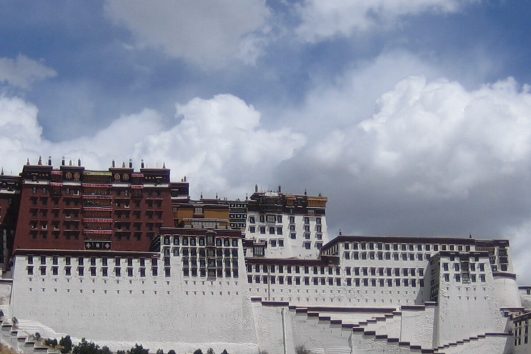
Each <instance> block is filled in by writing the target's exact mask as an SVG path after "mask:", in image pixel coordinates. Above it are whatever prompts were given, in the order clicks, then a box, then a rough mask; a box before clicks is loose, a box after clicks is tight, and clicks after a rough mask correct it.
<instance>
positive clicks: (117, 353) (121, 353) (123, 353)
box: [116, 350, 125, 354]
mask: <svg viewBox="0 0 531 354" xmlns="http://www.w3.org/2000/svg"><path fill="white" fill-rule="evenodd" d="M116 354H125V350H117V351H116Z"/></svg>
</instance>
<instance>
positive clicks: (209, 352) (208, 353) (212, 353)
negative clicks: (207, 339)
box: [207, 348, 216, 354]
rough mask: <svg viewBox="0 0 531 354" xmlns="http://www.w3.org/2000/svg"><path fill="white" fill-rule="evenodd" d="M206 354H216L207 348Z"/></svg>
mask: <svg viewBox="0 0 531 354" xmlns="http://www.w3.org/2000/svg"><path fill="white" fill-rule="evenodd" d="M207 354H216V353H214V349H212V348H208V350H207Z"/></svg>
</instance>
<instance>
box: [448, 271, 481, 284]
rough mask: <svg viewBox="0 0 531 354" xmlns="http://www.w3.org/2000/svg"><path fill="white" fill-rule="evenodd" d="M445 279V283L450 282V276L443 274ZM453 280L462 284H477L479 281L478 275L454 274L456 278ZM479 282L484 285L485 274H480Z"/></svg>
mask: <svg viewBox="0 0 531 354" xmlns="http://www.w3.org/2000/svg"><path fill="white" fill-rule="evenodd" d="M443 279H444V281H445V282H449V281H450V274H446V273H445V274H443ZM453 279H454V280H455V281H456V282H458V283H460V282H463V283H469V282H472V283H476V282H477V280H478V277H477V275H476V274H470V275H466V276H465V275H461V274H454V277H453ZM479 281H480V282H482V283H484V282H485V274H479Z"/></svg>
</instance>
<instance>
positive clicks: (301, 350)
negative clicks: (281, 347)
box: [295, 345, 312, 354]
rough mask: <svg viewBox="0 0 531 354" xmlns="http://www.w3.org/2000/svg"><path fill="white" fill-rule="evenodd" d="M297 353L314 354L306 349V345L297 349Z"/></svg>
mask: <svg viewBox="0 0 531 354" xmlns="http://www.w3.org/2000/svg"><path fill="white" fill-rule="evenodd" d="M295 353H297V354H312V352H311V351H309V350H308V349H306V347H305V346H304V345H299V346H298V347H297V348H295Z"/></svg>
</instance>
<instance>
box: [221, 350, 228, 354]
mask: <svg viewBox="0 0 531 354" xmlns="http://www.w3.org/2000/svg"><path fill="white" fill-rule="evenodd" d="M221 354H229V353H228V352H227V349H223V351H222V352H221Z"/></svg>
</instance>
